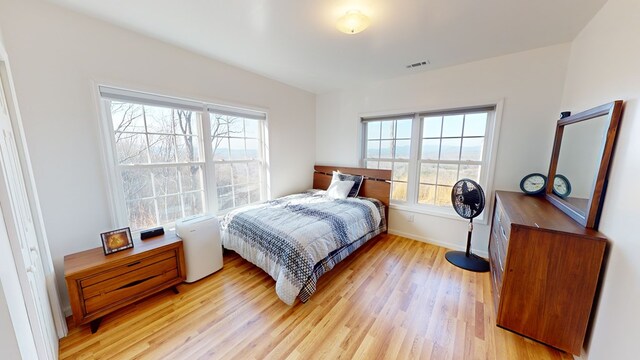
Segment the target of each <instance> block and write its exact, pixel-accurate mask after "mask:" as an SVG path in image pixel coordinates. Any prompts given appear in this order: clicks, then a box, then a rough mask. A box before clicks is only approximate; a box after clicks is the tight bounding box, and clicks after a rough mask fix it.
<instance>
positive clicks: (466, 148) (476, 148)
mask: <svg viewBox="0 0 640 360" xmlns="http://www.w3.org/2000/svg"><path fill="white" fill-rule="evenodd" d="M483 146H484V138H464V139H462V153H461V154H460V160H472V161H481V160H482V147H483Z"/></svg>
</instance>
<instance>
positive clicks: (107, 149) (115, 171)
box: [94, 84, 271, 233]
mask: <svg viewBox="0 0 640 360" xmlns="http://www.w3.org/2000/svg"><path fill="white" fill-rule="evenodd" d="M94 85H95V89H96V92H95V93H94V94H96V95H95V100H96V102H97V106H98V109H99V115H100V119H99V120H100V121H99V123H100V126H99V130H100V133H101V134H100V135H101V136H100V137H101V139H102V145H103V146H102V147H101V150H102V158H103V163H104V164H105V168H106V169H105V172H106V177H105V178H106V179H105V180H106V185H107V190H108V194H107V195H108V198H109V212H110V215H111V222H112V224H113V226H114V227H126V226H130V223H129V217H128V210H127V199H126V197H125V191H124V183H123V181H122V168H123V166H124V167H128V168H153V167H176V168H178V169H179V167H181V166H189V165H197V166H201V168H202V193H203V214H206V213H213V214H215V215H217V216H221V215H224V214H226V213H227V212H229V211H232V210H234V209H235V208H237V207H234V208H229V209H225V210H224V211H219V210H218V196H217V195H218V194H217V186H216V182H215V179H216V177H215V166H214V162H213V150H212V146H211V141H212V138H211V127H210V124H211V118H212V116H211V114H210V112H211V111H212V109H215V110H218V111H220V112H225V113H226V114H227V115H233V116H237V117H245V116H246V117H253V118H259V119H260V122H259V123H260V124H261V125H260V126H259V127H258V128H259V131H260V136H261V138H260V140H259V144H258V146H259V151H260V154H261V155H262V157H261V163H262V164H261V166H260V174H261V179H260V183H259V184H260V197H261V199H260V200H261V201H264V200H269V199H270V198H271V194H270V190H269V189H270V187H269V183H270V182H269V165H268V164H269V152H268V149H269V146H268V126H269V123H268V119H269V115H268V111H267V110H265V109H259V108H252V107H249V106H244V105H242V106H236V105H232V106H231V105H221V104H220V103H221V102H215V101H214V102H210V101H196V100H187V99H182V98H176V97H171V96H166V95H157V94H154V93H150V92H143V91H137V90H128V89H123V88H119V87H113V86H111V85H102V84H94ZM103 91H104V93H106V94H108V95H105V94H104V93H103ZM111 94H116V95H115V96H117V97H120V96H121V97H122V98H114V97H111V96H109V95H111ZM111 101H120V102H127V101H129V102H131V103H135V104H141V105H146V106H158V107H165V108H174V109H182V110H191V111H193V112H194V113H195V115H196V116H197V117H198V119H199V126H200V128H199V129H198V137H199V138H201V139H200V142H199V144H198V146H199V147H200V156H201V158H200V160H199V161H194V162H175V163H173V162H172V163H149V164H132V165H122V164H120V163H119V162H118V155H117V148H116V141H115V136H114V135H115V129H114V128H113V119H112V114H111V109H110V106H109V104H110V102H111ZM214 112H215V111H214ZM145 130H146V129H145ZM143 134H147V133H146V131H145V132H143ZM164 135H167V134H164ZM176 160H177V156H176ZM243 161H244V160H243ZM180 190H181V189H180ZM197 191H199V190H197ZM186 193H187V192H185V194H186ZM178 194H179V195H182V194H183V193H182V192H179V193H178ZM154 198H155V195H154ZM242 206H245V205H242ZM156 226H163V227H168V228H172V227H174V226H175V221H171V222H168V223H165V224H157V225H156ZM141 230H143V229H137V230H132V232H133V233H139V232H140V231H141Z"/></svg>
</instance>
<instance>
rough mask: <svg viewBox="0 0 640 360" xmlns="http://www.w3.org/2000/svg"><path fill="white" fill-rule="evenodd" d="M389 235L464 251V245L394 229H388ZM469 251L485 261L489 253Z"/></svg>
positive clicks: (476, 250)
mask: <svg viewBox="0 0 640 360" xmlns="http://www.w3.org/2000/svg"><path fill="white" fill-rule="evenodd" d="M389 234H393V235H398V236H402V237H406V238H409V239H413V240H417V241H422V242H424V243H427V244H432V245H437V246H442V247H444V248H447V249H452V250H460V251H465V250H466V248H465V246H464V245H460V244H456V243H452V242H448V241H440V240H434V239H429V238H426V237H424V236H420V235H416V234H410V233H406V232H403V231H398V230H394V229H389ZM471 251H472V252H473V253H474V254H476V255H478V256H482V257H483V258H485V259H486V258H489V252H488V251H487V250H480V249H475V248H473V247H472V248H471Z"/></svg>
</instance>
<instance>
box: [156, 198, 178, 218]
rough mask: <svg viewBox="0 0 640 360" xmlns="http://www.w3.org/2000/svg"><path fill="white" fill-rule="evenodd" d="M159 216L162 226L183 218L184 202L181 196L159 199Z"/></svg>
mask: <svg viewBox="0 0 640 360" xmlns="http://www.w3.org/2000/svg"><path fill="white" fill-rule="evenodd" d="M158 216H159V217H160V224H166V223H170V222H173V221H176V220H177V219H180V218H182V217H183V216H182V202H181V200H180V195H172V196H166V197H160V198H158Z"/></svg>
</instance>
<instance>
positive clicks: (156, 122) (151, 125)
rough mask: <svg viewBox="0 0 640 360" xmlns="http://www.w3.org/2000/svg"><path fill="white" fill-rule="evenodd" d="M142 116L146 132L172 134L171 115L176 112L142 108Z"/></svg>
mask: <svg viewBox="0 0 640 360" xmlns="http://www.w3.org/2000/svg"><path fill="white" fill-rule="evenodd" d="M142 111H143V116H144V118H145V121H146V122H147V132H150V133H162V134H173V133H174V127H173V125H174V123H173V115H174V112H175V111H176V110H172V109H169V108H163V107H155V106H146V105H145V106H144V107H143V110H142Z"/></svg>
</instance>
